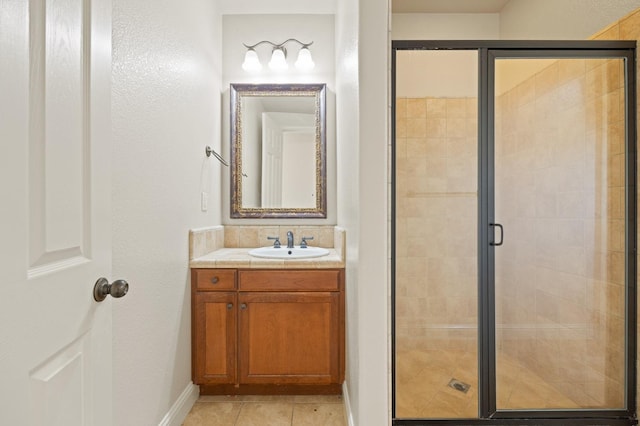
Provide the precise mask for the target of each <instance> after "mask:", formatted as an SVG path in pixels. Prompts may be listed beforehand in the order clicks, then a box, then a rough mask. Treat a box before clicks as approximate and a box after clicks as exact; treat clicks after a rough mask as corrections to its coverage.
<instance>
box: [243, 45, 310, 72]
mask: <svg viewBox="0 0 640 426" xmlns="http://www.w3.org/2000/svg"><path fill="white" fill-rule="evenodd" d="M289 42H295V43H298V44H299V45H300V46H302V47H301V48H300V51H299V52H298V59H297V60H296V62H295V66H296V68H298V69H300V70H303V71H308V70H311V69H313V67H314V66H315V63H314V62H313V58H311V51H310V50H309V46H311V45H312V44H313V42H311V43H303V42H301V41H299V40H296V39H295V38H290V39H288V40H285V41H283V42H282V43H274V42H272V41H269V40H262V41H259V42H258V43H256V44H253V45H246V44H244V43H243V46H244V47H246V48H247V53H246V54H245V55H244V62H243V63H242V69H243V70H245V71H259V70H261V69H262V64H261V63H260V60H259V59H258V54H257V52H256V51H255V48H256V47H257V46H259V45H261V44H264V43H266V44H270V45H271V46H272V50H271V60H270V61H269V68H271V69H272V70H274V71H283V70H286V69H287V68H288V67H289V65H288V64H287V49H285V47H284V45H285V44H287V43H289Z"/></svg>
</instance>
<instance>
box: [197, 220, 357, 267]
mask: <svg viewBox="0 0 640 426" xmlns="http://www.w3.org/2000/svg"><path fill="white" fill-rule="evenodd" d="M287 231H292V232H293V235H294V242H295V244H296V245H298V244H300V240H301V239H302V237H313V239H311V240H307V242H308V244H309V245H310V246H317V247H333V248H335V249H336V251H337V252H338V254H339V255H340V256H342V257H344V243H345V238H344V229H342V228H340V227H337V226H333V225H327V226H324V225H318V226H313V225H309V226H288V225H247V226H235V225H232V226H222V225H219V226H212V227H208V228H198V229H193V230H191V231H190V232H189V260H193V259H195V258H198V257H200V256H204V255H205V254H207V253H211V252H212V251H215V250H218V249H221V248H255V247H262V246H268V245H271V244H273V242H272V241H271V240H268V239H267V237H276V236H277V237H279V238H280V241H281V242H284V244H286V241H287Z"/></svg>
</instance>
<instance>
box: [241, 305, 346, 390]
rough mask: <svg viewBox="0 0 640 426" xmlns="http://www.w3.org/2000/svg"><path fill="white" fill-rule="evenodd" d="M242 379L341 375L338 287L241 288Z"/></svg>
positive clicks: (332, 378) (315, 380) (326, 379)
mask: <svg viewBox="0 0 640 426" xmlns="http://www.w3.org/2000/svg"><path fill="white" fill-rule="evenodd" d="M238 303H239V304H240V310H239V316H240V317H239V324H240V328H239V333H240V334H239V351H240V365H239V374H240V383H282V384H285V383H288V384H292V383H297V384H327V383H338V381H339V370H340V367H339V362H340V361H339V358H340V356H339V355H340V349H341V348H340V335H339V293H337V292H314V293H311V292H299V293H267V292H248V293H240V295H239V300H238Z"/></svg>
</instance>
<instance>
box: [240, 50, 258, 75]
mask: <svg viewBox="0 0 640 426" xmlns="http://www.w3.org/2000/svg"><path fill="white" fill-rule="evenodd" d="M242 69H243V70H245V71H259V70H260V69H262V64H260V59H258V54H257V53H256V51H255V50H253V49H249V50H247V53H246V54H245V55H244V62H243V63H242Z"/></svg>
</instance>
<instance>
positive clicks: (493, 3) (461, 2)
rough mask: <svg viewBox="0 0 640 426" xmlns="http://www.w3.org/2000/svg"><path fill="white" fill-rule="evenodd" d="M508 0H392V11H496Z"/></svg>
mask: <svg viewBox="0 0 640 426" xmlns="http://www.w3.org/2000/svg"><path fill="white" fill-rule="evenodd" d="M507 3H509V0H392V6H391V10H392V12H393V13H498V12H500V11H501V10H502V8H503V7H504V5H505V4H507Z"/></svg>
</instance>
